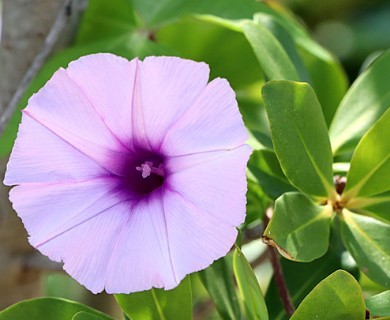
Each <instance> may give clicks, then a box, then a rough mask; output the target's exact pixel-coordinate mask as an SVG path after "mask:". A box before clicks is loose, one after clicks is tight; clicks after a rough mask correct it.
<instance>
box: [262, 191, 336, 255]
mask: <svg viewBox="0 0 390 320" xmlns="http://www.w3.org/2000/svg"><path fill="white" fill-rule="evenodd" d="M332 215H333V209H332V207H331V206H329V205H326V206H320V205H317V204H315V203H314V202H313V201H312V200H311V199H310V198H308V197H307V196H305V195H304V194H302V193H298V192H288V193H285V194H283V195H282V196H281V197H280V198H278V199H277V200H276V202H275V208H274V213H273V215H272V218H271V221H270V222H269V224H268V226H267V228H266V229H265V231H264V235H263V241H265V242H267V243H269V244H271V245H273V246H274V247H276V249H278V251H279V253H280V254H281V255H283V256H284V257H285V258H287V259H290V260H296V261H304V262H309V261H312V260H314V259H317V258H319V257H321V256H323V255H324V254H325V253H326V251H328V245H329V234H330V222H331V218H332Z"/></svg>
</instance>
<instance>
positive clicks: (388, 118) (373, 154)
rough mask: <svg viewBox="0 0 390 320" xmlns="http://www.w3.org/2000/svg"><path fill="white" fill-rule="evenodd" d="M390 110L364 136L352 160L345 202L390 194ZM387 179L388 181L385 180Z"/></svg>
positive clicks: (344, 196)
mask: <svg viewBox="0 0 390 320" xmlns="http://www.w3.org/2000/svg"><path fill="white" fill-rule="evenodd" d="M389 136H390V109H389V110H388V111H386V112H385V114H384V115H383V116H382V117H381V118H380V119H379V120H378V121H377V122H376V123H375V125H374V126H373V127H372V128H371V129H370V130H369V131H368V132H367V133H366V134H365V135H364V136H363V138H362V139H361V140H360V142H359V144H358V146H357V147H356V150H355V152H354V154H353V156H352V160H351V168H350V170H349V172H348V175H347V184H346V186H345V190H344V193H343V199H344V201H345V202H348V201H350V200H352V198H355V197H367V196H372V195H376V194H379V193H383V192H386V191H389V190H390V181H389V179H388V177H390V139H388V138H386V137H389ZM385 177H387V179H386V178H385Z"/></svg>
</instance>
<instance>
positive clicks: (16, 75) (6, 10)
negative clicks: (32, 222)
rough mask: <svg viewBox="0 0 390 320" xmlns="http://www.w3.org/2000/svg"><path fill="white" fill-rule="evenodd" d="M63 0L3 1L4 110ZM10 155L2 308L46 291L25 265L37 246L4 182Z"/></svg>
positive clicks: (3, 199) (1, 168) (2, 216)
mask: <svg viewBox="0 0 390 320" xmlns="http://www.w3.org/2000/svg"><path fill="white" fill-rule="evenodd" d="M61 5H62V0H5V1H4V2H3V3H2V11H3V12H2V35H1V51H0V68H1V69H0V74H1V80H0V112H1V113H2V112H3V111H4V109H5V107H6V105H7V104H8V103H9V101H10V100H11V97H12V95H13V94H14V92H15V91H16V88H17V87H18V85H19V82H20V81H21V80H22V78H23V76H24V74H25V73H26V71H27V70H28V68H29V66H30V64H31V62H32V61H33V59H34V57H35V56H36V55H37V53H38V52H39V50H40V49H41V46H42V43H43V41H44V39H45V36H46V34H47V33H48V31H49V30H50V28H51V26H52V24H53V22H54V19H55V17H56V15H57V13H58V10H59V8H60V6H61ZM6 161H7V159H1V160H0V177H1V178H0V179H1V183H0V288H1V290H0V309H3V308H5V307H7V306H9V305H11V304H13V303H15V302H17V301H20V300H23V299H27V298H32V297H36V296H40V295H42V293H43V286H42V274H43V272H42V270H39V269H36V268H29V267H26V266H25V261H24V257H26V256H28V255H30V254H32V253H33V252H34V251H35V250H34V249H33V248H32V247H31V246H30V245H29V244H28V242H27V234H26V231H25V230H24V228H23V225H22V223H21V221H20V219H19V218H18V217H17V216H16V214H15V213H14V211H13V210H12V207H11V204H10V202H9V200H8V192H9V188H6V187H5V186H4V185H3V184H2V180H3V177H4V172H5V166H6Z"/></svg>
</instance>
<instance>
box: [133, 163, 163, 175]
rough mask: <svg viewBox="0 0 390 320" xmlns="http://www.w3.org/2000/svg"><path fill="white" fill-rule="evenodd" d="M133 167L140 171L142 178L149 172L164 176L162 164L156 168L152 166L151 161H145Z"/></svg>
mask: <svg viewBox="0 0 390 320" xmlns="http://www.w3.org/2000/svg"><path fill="white" fill-rule="evenodd" d="M135 169H136V170H138V171H141V172H142V178H144V179H145V178H147V177H149V176H150V174H151V173H155V174H157V175H159V176H162V177H163V176H164V169H163V165H162V164H160V165H159V166H158V168H156V167H153V162H151V161H145V162H144V163H143V164H141V166H140V167H135Z"/></svg>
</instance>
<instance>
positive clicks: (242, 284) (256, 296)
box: [233, 248, 268, 320]
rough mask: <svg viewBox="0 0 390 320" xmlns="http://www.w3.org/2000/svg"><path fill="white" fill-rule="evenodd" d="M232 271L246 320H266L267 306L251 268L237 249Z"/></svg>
mask: <svg viewBox="0 0 390 320" xmlns="http://www.w3.org/2000/svg"><path fill="white" fill-rule="evenodd" d="M233 269H234V274H235V276H236V280H237V284H238V288H239V290H240V293H241V298H242V300H243V303H244V305H245V310H246V319H248V320H268V311H267V306H266V304H265V301H264V297H263V293H262V292H261V289H260V286H259V283H258V281H257V279H256V276H255V274H254V273H253V269H252V267H251V266H250V264H249V262H248V260H247V259H246V258H245V256H244V254H243V253H242V252H241V250H240V249H239V248H236V250H235V251H234V254H233Z"/></svg>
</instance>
